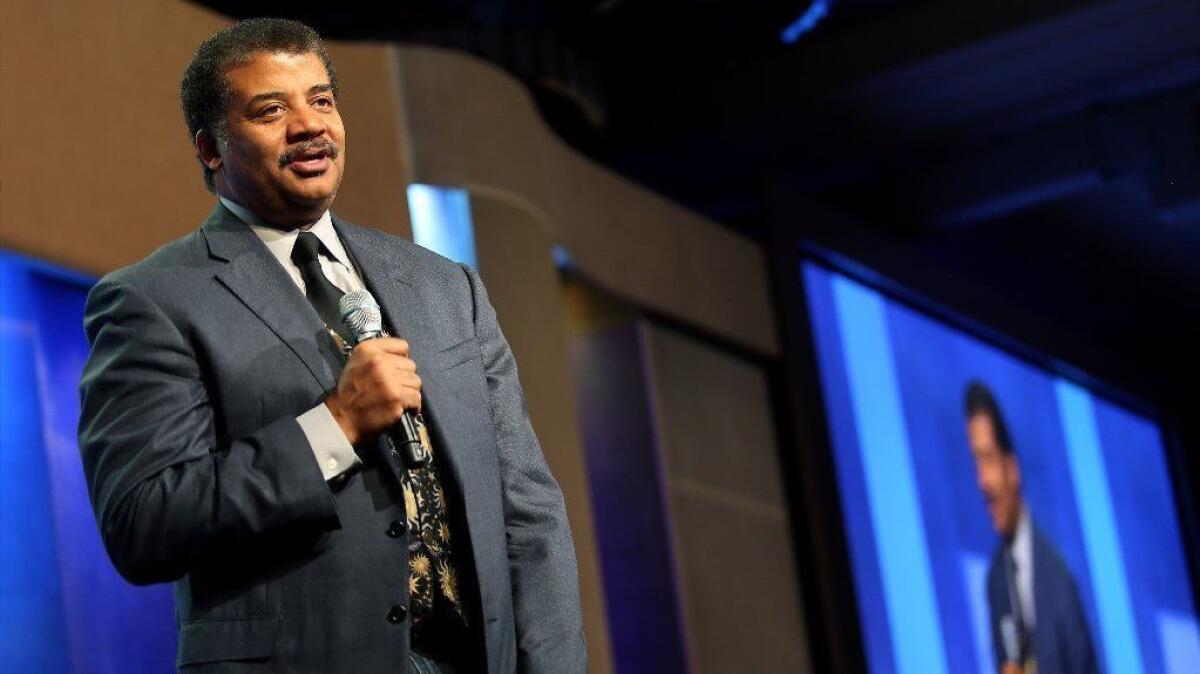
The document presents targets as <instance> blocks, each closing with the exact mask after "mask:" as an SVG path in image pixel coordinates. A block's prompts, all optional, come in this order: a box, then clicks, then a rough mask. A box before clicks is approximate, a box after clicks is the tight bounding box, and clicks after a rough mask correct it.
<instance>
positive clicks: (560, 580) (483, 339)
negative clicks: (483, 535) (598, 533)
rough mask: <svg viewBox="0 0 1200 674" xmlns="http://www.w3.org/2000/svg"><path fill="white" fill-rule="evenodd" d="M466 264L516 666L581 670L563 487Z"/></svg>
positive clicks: (583, 661)
mask: <svg viewBox="0 0 1200 674" xmlns="http://www.w3.org/2000/svg"><path fill="white" fill-rule="evenodd" d="M463 269H464V270H465V271H466V273H467V276H468V277H469V279H470V281H471V286H472V292H473V295H474V298H473V299H474V303H475V330H476V336H477V338H478V340H479V343H480V347H481V350H482V353H483V364H484V371H485V373H486V378H487V386H488V393H489V402H490V404H491V412H492V421H493V426H494V428H495V435H496V442H497V447H498V450H499V458H500V473H501V474H500V478H501V482H502V485H501V486H502V488H503V498H504V523H505V536H506V539H507V542H508V560H509V569H510V574H511V577H512V589H513V614H514V617H515V621H516V633H517V653H518V655H517V657H518V670H519V671H521V672H546V673H548V674H563V673H567V672H584V671H586V669H587V655H586V649H585V645H584V637H583V624H582V619H581V617H580V608H579V577H578V570H577V568H576V563H575V547H574V544H573V543H572V540H571V531H570V528H569V526H568V524H567V514H566V508H565V505H564V503H563V497H562V492H561V491H560V490H559V488H558V483H557V482H555V480H554V477H553V476H551V474H550V469H549V467H548V466H547V465H546V459H545V457H544V456H543V455H542V449H541V446H540V445H539V444H538V440H537V437H536V436H535V435H534V433H533V428H532V426H531V425H530V422H529V412H528V409H527V406H526V403H525V395H524V392H523V391H522V389H521V384H520V381H519V380H518V378H517V366H516V361H515V360H514V359H513V355H512V351H511V350H510V349H509V346H508V342H507V341H506V340H505V338H504V335H503V334H502V333H501V331H500V327H499V325H498V324H497V323H496V313H495V310H494V309H493V308H492V305H491V303H490V301H489V300H488V297H487V291H486V290H484V287H483V282H482V281H481V280H480V278H479V276H478V274H477V273H476V272H475V271H474V270H473V269H471V268H470V267H467V266H464V267H463Z"/></svg>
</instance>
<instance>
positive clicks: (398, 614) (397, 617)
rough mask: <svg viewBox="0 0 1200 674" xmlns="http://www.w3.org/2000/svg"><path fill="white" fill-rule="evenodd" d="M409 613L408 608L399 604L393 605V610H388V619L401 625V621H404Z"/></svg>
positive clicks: (394, 623)
mask: <svg viewBox="0 0 1200 674" xmlns="http://www.w3.org/2000/svg"><path fill="white" fill-rule="evenodd" d="M407 615H408V609H406V608H404V607H403V606H400V605H399V604H397V605H395V606H393V607H392V610H390V611H388V614H387V621H388V622H390V623H391V624H393V625H399V624H400V623H402V622H404V618H405V616H407Z"/></svg>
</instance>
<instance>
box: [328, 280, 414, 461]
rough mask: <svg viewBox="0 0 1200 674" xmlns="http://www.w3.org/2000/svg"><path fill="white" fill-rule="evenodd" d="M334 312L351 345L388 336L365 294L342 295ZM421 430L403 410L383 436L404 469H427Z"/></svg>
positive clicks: (375, 307)
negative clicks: (350, 338)
mask: <svg viewBox="0 0 1200 674" xmlns="http://www.w3.org/2000/svg"><path fill="white" fill-rule="evenodd" d="M338 309H339V311H340V312H341V314H342V321H343V322H344V323H345V324H346V327H348V328H350V333H351V337H352V339H353V340H354V344H360V343H362V342H364V341H366V340H368V339H376V338H378V337H387V336H388V334H387V332H385V331H384V329H383V315H382V314H381V313H380V311H379V303H378V302H376V301H375V298H374V297H372V296H371V293H369V292H367V291H366V290H356V291H354V292H349V293H346V294H345V295H342V299H341V300H340V301H339V302H338ZM352 346H353V345H352ZM424 428H425V420H424V419H423V418H421V413H420V412H416V413H414V412H413V411H412V410H404V414H403V415H402V416H401V417H400V420H399V421H397V422H396V424H395V425H394V426H392V428H391V429H389V430H388V432H387V434H386V436H385V437H386V439H387V442H388V443H390V444H391V446H392V451H395V452H397V453H399V454H400V459H401V461H403V462H404V467H405V468H424V467H425V466H427V465H429V452H428V451H426V449H425V444H424V443H423V442H422V441H421V438H422V436H423V435H424Z"/></svg>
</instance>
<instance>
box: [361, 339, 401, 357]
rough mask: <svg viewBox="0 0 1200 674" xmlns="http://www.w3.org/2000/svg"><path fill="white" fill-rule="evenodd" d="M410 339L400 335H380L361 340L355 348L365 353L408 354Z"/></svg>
mask: <svg viewBox="0 0 1200 674" xmlns="http://www.w3.org/2000/svg"><path fill="white" fill-rule="evenodd" d="M408 348H409V345H408V340H405V339H401V338H399V337H379V338H378V339H368V340H367V341H365V342H360V343H359V344H358V346H356V347H354V350H355V351H356V352H357V351H360V350H361V351H362V352H363V354H364V355H369V354H373V353H390V354H395V355H397V356H405V357H407V356H408Z"/></svg>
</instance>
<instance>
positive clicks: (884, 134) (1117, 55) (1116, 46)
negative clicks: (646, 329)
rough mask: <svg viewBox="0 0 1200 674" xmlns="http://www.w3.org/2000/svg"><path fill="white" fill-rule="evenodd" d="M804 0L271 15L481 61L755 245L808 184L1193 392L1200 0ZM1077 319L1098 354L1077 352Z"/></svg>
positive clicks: (222, 1) (584, 139) (673, 0)
mask: <svg viewBox="0 0 1200 674" xmlns="http://www.w3.org/2000/svg"><path fill="white" fill-rule="evenodd" d="M818 2H820V0H818ZM203 4H205V5H207V6H209V7H212V8H214V9H216V10H218V11H221V12H223V13H225V14H227V15H230V16H233V17H238V18H241V17H245V16H251V15H258V14H262V13H265V14H279V13H280V9H279V5H277V4H275V3H267V2H246V1H241V2H236V3H235V2H232V1H230V0H212V1H209V2H205V3H203ZM811 4H812V3H810V1H809V0H795V1H791V2H788V1H778V0H764V1H762V2H750V1H745V0H743V1H742V2H735V1H733V0H700V1H697V2H687V3H685V2H679V1H678V0H662V1H655V2H634V1H632V0H591V1H585V0H578V1H573V2H572V1H561V2H550V1H548V0H523V1H519V2H500V1H499V0H492V1H490V2H484V1H475V2H470V1H467V0H459V1H457V2H432V1H428V0H426V1H424V2H405V3H391V4H387V5H383V4H377V3H361V4H356V3H340V4H339V5H337V8H336V9H331V8H330V5H328V4H326V3H316V2H293V3H289V4H288V5H287V8H288V9H287V11H286V14H287V15H288V16H291V17H293V18H298V19H301V20H304V21H306V22H308V23H310V24H312V25H314V26H315V27H317V28H318V30H320V31H321V32H322V34H324V35H326V36H327V37H333V38H338V39H371V40H380V39H383V40H396V41H404V42H421V43H431V44H438V45H442V46H449V47H455V48H459V49H463V50H466V51H469V52H472V53H474V54H477V55H479V56H482V57H484V58H487V59H489V60H492V61H494V62H495V63H497V64H499V65H500V66H502V67H504V68H506V69H507V70H509V71H510V72H512V73H513V74H514V75H515V76H517V77H518V78H520V79H521V80H522V81H524V82H525V83H526V84H527V85H528V86H529V88H530V90H531V91H532V92H533V94H534V96H535V98H536V99H537V101H538V102H539V105H540V106H541V109H542V111H543V114H544V115H545V117H546V119H547V121H548V122H549V123H550V125H551V126H552V127H553V128H554V129H555V130H556V131H557V132H558V133H559V134H560V135H561V136H562V137H563V138H564V139H566V140H567V141H568V142H569V143H571V144H572V145H574V146H575V147H577V148H578V149H579V150H581V151H582V152H584V153H585V154H587V155H589V156H591V157H592V158H593V159H595V160H597V161H599V162H601V163H604V164H606V165H608V166H610V167H612V168H614V169H615V170H617V171H619V172H621V173H623V174H625V175H627V176H629V177H630V178H632V179H634V180H636V181H638V182H640V183H642V184H644V185H646V186H648V187H650V188H652V189H654V190H656V191H658V192H661V193H664V194H666V195H668V196H669V197H671V198H673V199H675V200H677V201H679V202H682V203H684V204H686V205H688V206H689V207H691V208H694V209H696V210H698V211H700V212H703V213H706V214H708V215H709V216H711V217H712V218H714V219H715V220H717V221H719V222H721V223H723V224H724V225H726V226H728V227H731V228H733V229H736V230H737V231H740V232H743V233H745V234H746V235H748V236H751V237H754V238H756V239H758V240H760V241H763V242H764V243H766V242H767V241H769V240H771V238H770V237H769V236H768V232H769V231H771V228H772V226H774V227H778V226H779V223H780V220H781V218H784V219H786V217H787V216H786V215H784V214H781V213H780V212H778V211H776V210H774V209H773V206H772V203H773V202H772V200H771V199H770V198H768V197H767V195H770V194H774V195H779V194H781V193H782V194H788V195H794V196H803V197H805V198H807V199H811V200H814V201H816V202H819V203H821V204H823V205H825V206H827V207H829V208H832V209H836V210H837V211H840V212H842V213H844V214H846V215H848V216H850V218H852V220H853V221H854V222H855V223H856V225H855V227H854V231H855V236H856V237H859V238H860V239H861V238H862V237H867V238H868V239H871V240H874V241H877V242H879V246H880V247H884V248H882V249H883V250H885V253H884V254H881V255H880V256H878V257H877V258H876V261H878V263H879V264H880V265H881V266H884V267H888V266H889V264H891V263H890V262H889V260H890V259H891V258H890V257H889V256H888V255H887V254H886V250H888V249H886V246H892V247H894V249H895V250H897V251H900V250H903V251H904V253H905V258H904V259H906V260H909V261H910V262H907V263H905V264H906V265H907V266H905V265H902V264H899V263H896V264H895V265H892V266H891V268H888V269H885V270H884V271H885V273H889V274H892V275H894V276H896V277H899V280H901V281H902V282H905V283H909V282H911V281H910V280H909V279H908V278H907V277H908V276H912V277H913V278H916V277H918V276H920V274H918V273H916V268H917V267H921V266H922V265H931V266H936V267H938V268H939V269H941V270H943V272H944V274H943V275H941V276H936V275H935V276H934V277H936V278H942V279H954V280H955V281H954V282H955V283H957V282H958V281H961V282H962V283H963V284H965V285H967V286H974V287H981V288H987V289H988V291H989V292H990V293H992V294H991V295H989V296H991V297H998V298H1002V299H1003V300H1004V301H1006V302H1008V303H1009V304H1011V305H1012V306H1016V307H1019V308H1020V309H1021V311H1020V313H1021V314H1022V315H1023V316H1024V318H1023V319H1022V320H1023V321H1024V323H1025V324H1026V326H1028V325H1032V324H1035V323H1038V322H1039V321H1042V322H1044V323H1045V324H1046V325H1053V326H1055V329H1056V330H1059V331H1060V332H1065V333H1068V334H1070V335H1072V336H1073V337H1072V338H1070V339H1067V340H1065V341H1061V342H1058V343H1057V344H1056V345H1055V344H1051V343H1050V342H1046V341H1045V340H1041V339H1040V338H1039V336H1038V330H1036V329H1032V330H1029V329H1025V330H1023V329H1021V326H1020V325H1016V326H1012V325H1004V324H1002V325H999V326H998V327H999V328H1000V329H1002V330H1004V329H1008V328H1013V329H1014V330H1013V331H1015V332H1016V333H1017V334H1018V338H1028V339H1030V340H1032V341H1033V342H1034V343H1035V344H1039V343H1040V344H1046V345H1047V346H1046V347H1044V348H1049V349H1050V350H1052V351H1054V352H1055V353H1056V355H1058V356H1059V357H1061V358H1063V359H1064V360H1066V361H1068V362H1077V363H1078V364H1080V365H1082V366H1083V367H1084V368H1085V369H1086V368H1089V367H1093V366H1095V368H1096V369H1097V370H1098V371H1099V372H1101V373H1102V376H1104V377H1109V378H1115V379H1116V380H1118V381H1119V383H1120V384H1121V385H1123V386H1125V387H1126V388H1127V389H1129V390H1132V391H1134V392H1135V393H1137V394H1140V395H1142V396H1144V397H1146V398H1148V399H1150V400H1152V401H1153V402H1155V403H1156V404H1158V405H1159V406H1162V407H1164V408H1171V407H1172V405H1171V404H1170V403H1169V401H1168V398H1170V397H1171V396H1176V395H1177V394H1179V395H1183V397H1184V398H1183V399H1188V400H1197V399H1198V398H1200V396H1197V395H1196V394H1195V393H1192V392H1190V391H1189V389H1191V388H1192V387H1191V386H1189V385H1185V384H1184V382H1183V380H1184V379H1187V380H1188V381H1190V379H1191V377H1192V376H1195V375H1197V374H1200V372H1198V371H1197V366H1196V365H1195V362H1196V361H1197V360H1200V359H1195V358H1194V357H1192V356H1191V352H1192V350H1193V345H1194V344H1196V343H1197V341H1198V339H1200V331H1198V330H1197V328H1196V327H1195V326H1193V325H1192V323H1191V320H1190V319H1187V316H1188V315H1189V314H1191V313H1194V312H1195V310H1196V309H1197V308H1200V265H1198V264H1196V262H1195V261H1196V260H1197V259H1200V2H1196V1H1195V0H1105V1H1100V0H1036V1H1025V2H1021V1H1017V0H970V1H967V0H907V1H906V0H830V2H828V11H827V14H826V16H825V17H824V18H823V19H822V20H821V21H820V22H818V23H817V25H816V27H815V29H813V30H811V31H810V32H808V33H806V34H804V35H802V36H800V37H799V39H798V40H796V41H795V42H794V43H791V44H785V43H784V42H783V40H782V39H781V34H782V32H783V30H784V28H785V27H787V26H788V25H789V24H790V23H791V22H792V21H793V20H795V19H796V18H797V17H800V16H801V15H803V14H805V12H806V11H808V10H809V8H810V6H811ZM785 224H787V223H786V222H785ZM795 226H796V227H797V228H798V229H799V230H801V231H805V228H806V227H807V223H805V222H796V223H795ZM840 235H841V234H839V232H838V231H833V232H832V233H830V232H826V234H825V241H824V243H826V244H827V245H831V246H834V247H837V246H838V245H839V242H838V236H840ZM934 277H931V278H934ZM928 286H930V283H926V287H921V288H920V290H921V291H922V292H923V293H924V294H926V295H930V296H932V297H934V298H941V297H943V296H947V295H946V294H945V293H943V292H941V289H939V288H937V287H928ZM952 295H953V293H951V294H950V296H952ZM947 301H948V302H949V303H951V304H955V301H954V300H953V299H951V300H947ZM957 304H958V305H964V304H965V305H969V304H970V299H969V294H962V295H959V297H958V300H957ZM956 308H958V309H959V310H963V311H966V312H968V313H971V314H972V315H973V316H974V317H975V318H976V319H978V320H981V321H984V322H989V317H988V315H987V311H986V310H985V311H972V308H971V307H970V306H957V307H956ZM1071 339H1074V340H1076V341H1075V343H1078V344H1081V345H1082V344H1083V341H1086V342H1087V349H1090V350H1092V351H1095V352H1096V353H1097V354H1099V355H1098V356H1096V357H1095V358H1093V359H1090V360H1089V359H1088V358H1082V357H1081V358H1080V359H1078V360H1076V359H1074V358H1073V354H1072V353H1070V348H1069V347H1063V346H1062V345H1063V344H1067V345H1069V344H1071V343H1072V342H1071ZM1083 350H1085V349H1082V348H1081V349H1080V351H1081V352H1082V351H1083ZM1174 412H1176V413H1178V412H1179V410H1174Z"/></svg>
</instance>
